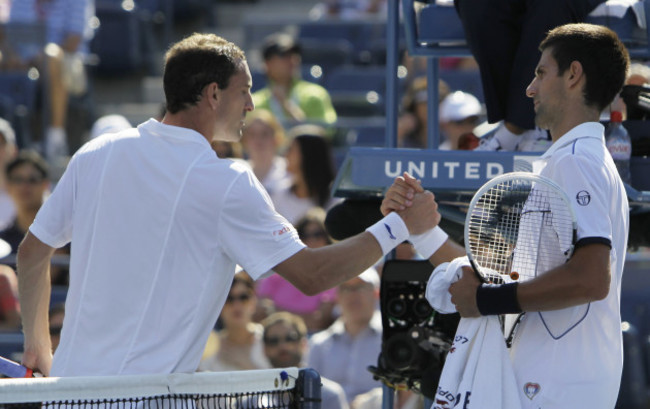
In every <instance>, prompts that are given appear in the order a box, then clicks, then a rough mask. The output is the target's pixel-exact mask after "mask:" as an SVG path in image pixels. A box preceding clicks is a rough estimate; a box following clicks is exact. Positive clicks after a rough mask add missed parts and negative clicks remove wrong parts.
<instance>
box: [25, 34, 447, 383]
mask: <svg viewBox="0 0 650 409" xmlns="http://www.w3.org/2000/svg"><path fill="white" fill-rule="evenodd" d="M163 83H164V89H165V96H166V104H167V113H166V115H165V116H164V118H163V119H162V121H161V122H158V121H156V120H153V119H152V120H149V121H147V122H145V123H143V124H141V125H139V126H138V127H137V128H134V129H129V130H125V131H122V132H119V133H114V134H106V135H103V136H100V137H98V138H96V139H93V140H92V141H90V142H88V143H87V144H86V145H84V146H83V147H82V148H81V149H80V150H79V151H78V152H77V153H76V154H75V155H74V157H73V158H72V160H71V162H70V164H69V166H68V168H67V170H66V172H65V174H64V175H63V177H62V178H61V180H60V181H59V183H58V184H57V187H56V189H55V190H54V192H53V194H52V196H51V197H50V198H49V199H48V201H47V202H46V203H45V204H44V205H43V207H42V208H41V209H40V211H39V213H38V214H37V216H36V219H35V221H34V223H33V225H32V226H31V227H30V230H29V232H28V233H27V235H26V237H25V239H24V240H23V242H22V244H21V245H20V248H19V250H18V276H19V277H20V279H19V292H20V302H21V307H22V318H23V330H24V333H25V345H24V348H25V349H24V357H23V364H24V365H26V366H28V367H30V368H33V369H36V370H38V371H40V372H42V373H43V374H45V375H56V376H88V375H120V374H149V373H172V372H194V371H195V370H196V368H197V366H198V364H199V360H200V358H201V353H202V351H203V347H204V345H205V342H206V340H207V338H208V334H209V332H210V330H211V328H212V326H213V325H214V323H215V322H216V320H217V317H218V315H219V311H220V310H221V307H222V306H223V304H224V302H225V300H226V296H227V295H228V289H229V288H230V282H231V281H232V278H233V275H234V273H235V265H236V264H239V265H241V266H242V267H243V268H244V269H245V270H246V271H247V272H248V273H249V274H250V275H251V276H252V277H254V278H259V277H260V276H262V275H263V274H265V273H266V272H268V271H269V270H271V269H273V270H274V271H276V272H277V273H279V274H280V275H282V276H283V277H284V278H286V279H287V280H288V281H289V282H291V283H292V284H294V285H295V286H296V287H297V288H299V289H300V290H302V291H303V292H305V293H307V294H309V295H312V294H315V293H318V292H320V291H323V290H325V289H327V288H331V287H333V286H335V285H337V284H338V283H341V282H344V281H346V280H348V279H350V278H352V277H354V276H356V275H357V274H360V273H361V272H363V271H365V270H366V269H367V268H368V267H370V266H371V265H373V264H374V263H375V262H376V261H377V260H378V259H379V258H380V257H381V256H382V254H386V253H388V252H389V251H391V250H392V249H393V248H394V247H395V246H396V245H397V244H399V243H401V242H403V241H404V240H405V239H406V238H407V237H408V235H409V232H410V233H418V232H423V231H425V230H427V229H430V228H432V227H433V226H434V225H435V224H437V222H438V221H439V219H440V215H439V214H438V212H437V205H436V203H435V200H434V198H433V195H432V194H431V193H428V194H422V195H419V196H418V197H417V198H416V200H415V201H416V204H415V206H413V208H411V209H408V210H406V211H405V212H403V213H402V214H401V215H397V214H391V215H389V216H388V217H386V218H384V219H382V220H381V221H380V222H379V223H377V224H376V225H373V226H371V227H370V228H369V229H368V231H367V232H364V233H361V234H359V235H357V236H355V237H352V238H350V239H348V240H345V241H342V242H339V243H336V244H334V245H331V246H326V247H323V248H320V249H309V248H306V247H305V245H304V244H303V243H302V242H301V241H300V239H299V238H298V234H297V233H296V231H295V229H294V228H293V226H291V224H289V223H288V222H287V221H286V220H285V219H284V218H283V217H282V216H280V215H279V214H277V213H276V212H275V210H274V209H273V206H272V204H271V201H270V199H269V197H268V195H267V194H266V192H265V191H264V189H263V188H262V186H261V185H260V183H259V182H258V181H257V179H256V178H255V176H254V175H253V174H252V172H251V171H250V169H249V167H248V166H246V165H242V164H239V163H237V162H234V161H231V160H225V159H219V158H218V157H217V155H216V154H215V152H214V151H213V150H212V149H211V142H213V141H238V140H239V138H240V137H241V129H242V127H243V125H244V119H245V117H246V113H247V112H250V111H252V110H253V109H254V106H253V101H252V97H251V94H250V89H251V86H252V80H251V74H250V71H249V68H248V65H247V62H246V58H245V55H244V53H243V52H242V51H241V50H240V49H239V48H238V47H237V46H236V45H235V44H233V43H230V42H228V41H226V40H224V39H222V38H220V37H218V36H216V35H213V34H194V35H192V36H190V37H188V38H186V39H183V40H181V41H180V42H178V43H176V44H175V45H173V46H172V47H171V48H170V50H169V51H168V52H167V55H166V64H165V72H164V78H163ZM68 242H72V247H73V250H72V254H71V260H70V286H69V292H68V296H67V301H66V316H65V320H64V323H63V329H62V332H61V341H60V344H59V347H58V349H57V351H56V354H55V355H54V360H53V361H52V348H51V343H50V337H49V333H48V317H47V306H48V304H49V297H50V277H49V265H50V257H51V255H52V253H53V252H54V250H55V248H58V247H61V246H63V245H65V244H67V243H68Z"/></svg>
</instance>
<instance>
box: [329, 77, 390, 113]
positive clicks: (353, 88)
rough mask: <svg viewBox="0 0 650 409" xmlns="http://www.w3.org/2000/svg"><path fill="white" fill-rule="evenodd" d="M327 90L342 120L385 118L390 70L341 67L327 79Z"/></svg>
mask: <svg viewBox="0 0 650 409" xmlns="http://www.w3.org/2000/svg"><path fill="white" fill-rule="evenodd" d="M325 88H327V90H328V91H329V92H330V95H331V96H332V104H333V105H334V108H336V112H337V114H339V115H340V116H348V117H354V116H357V117H363V116H375V115H383V114H384V106H385V105H384V104H385V101H384V98H385V92H386V69H385V68H383V67H357V66H345V67H339V68H337V69H335V70H333V71H332V72H330V73H328V74H327V75H326V78H325Z"/></svg>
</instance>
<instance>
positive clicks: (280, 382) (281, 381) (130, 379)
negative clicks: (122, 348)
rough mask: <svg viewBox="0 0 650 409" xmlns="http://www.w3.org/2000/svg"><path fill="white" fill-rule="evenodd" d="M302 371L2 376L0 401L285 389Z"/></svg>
mask: <svg viewBox="0 0 650 409" xmlns="http://www.w3.org/2000/svg"><path fill="white" fill-rule="evenodd" d="M299 371H300V370H299V369H298V368H282V369H260V370H250V371H233V372H198V373H192V374H184V373H175V374H168V375H125V376H89V377H60V378H57V377H52V378H21V379H2V380H1V381H0V403H21V402H26V401H30V402H40V401H66V400H68V401H69V400H98V399H130V398H139V397H145V396H146V397H151V396H167V395H185V394H195V395H201V394H204V395H215V394H217V395H228V394H242V393H247V392H258V391H259V392H262V391H274V392H275V391H286V390H292V389H294V388H295V385H296V379H297V378H298V376H299Z"/></svg>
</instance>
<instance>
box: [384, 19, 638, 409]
mask: <svg viewBox="0 0 650 409" xmlns="http://www.w3.org/2000/svg"><path fill="white" fill-rule="evenodd" d="M540 50H541V51H542V56H541V59H540V61H539V64H538V66H537V68H536V71H535V77H534V79H533V81H532V82H531V84H530V85H529V86H528V88H527V90H526V93H527V95H528V96H529V97H530V98H532V100H533V104H534V106H535V112H536V123H537V125H538V126H539V127H541V128H543V129H548V130H549V131H550V133H551V136H552V139H553V145H552V146H551V147H550V148H549V149H548V151H547V152H546V153H544V154H543V155H542V157H541V159H540V160H539V161H537V162H536V163H535V164H534V171H535V172H536V173H539V174H541V175H542V176H546V177H549V178H551V179H552V180H553V181H555V182H556V183H557V184H559V185H560V186H561V187H562V188H563V190H564V191H565V192H566V193H567V195H568V196H569V197H570V198H571V199H572V201H573V203H572V205H573V208H574V210H575V213H576V216H577V219H578V229H577V236H578V237H577V242H576V249H575V252H574V254H573V256H572V257H571V259H570V260H569V261H568V262H567V263H566V264H564V265H562V266H560V267H557V268H555V269H552V270H550V271H547V272H546V273H544V274H542V275H540V276H539V277H537V278H535V279H533V280H531V281H527V282H523V283H519V284H518V285H513V284H504V285H501V286H496V287H490V288H489V289H488V288H487V287H485V286H481V285H480V283H479V281H478V279H477V278H476V275H475V274H474V272H473V271H472V270H471V269H470V268H465V269H464V274H463V276H462V278H461V279H460V280H459V281H457V282H456V283H454V284H452V285H451V287H450V289H449V292H450V293H451V295H452V302H453V303H454V304H455V306H456V308H457V310H458V311H459V312H460V314H461V315H462V316H463V317H477V316H480V315H491V314H508V313H519V312H521V311H525V312H527V313H526V315H525V316H524V318H523V320H522V322H521V324H520V325H519V327H518V331H517V333H516V335H515V336H514V339H513V345H512V348H511V350H510V356H511V358H512V362H513V366H514V369H515V374H516V378H517V383H518V388H519V390H520V393H521V402H522V408H525V409H560V408H602V409H611V408H613V407H614V406H615V404H616V400H617V396H618V390H619V387H620V380H621V373H622V366H623V345H622V329H621V317H620V293H621V280H622V274H623V264H624V261H625V253H626V248H627V238H628V233H629V207H628V202H627V196H626V194H625V188H624V185H623V183H622V181H621V179H620V177H619V175H618V173H617V171H616V167H615V165H614V163H613V160H612V158H611V156H610V155H609V153H608V151H607V148H606V146H605V138H604V128H603V126H602V125H601V124H600V123H599V117H600V112H602V110H603V109H605V108H606V107H607V106H608V105H609V104H610V103H611V102H612V100H613V99H614V97H615V96H616V95H617V94H618V93H619V92H620V90H621V87H622V86H623V82H624V80H625V77H626V72H627V70H628V67H629V56H628V53H627V50H626V49H625V47H624V45H623V44H622V43H621V41H620V40H619V39H618V37H617V36H616V34H615V33H614V32H613V31H611V30H609V29H608V28H605V27H603V26H596V25H590V24H569V25H564V26H560V27H557V28H555V29H554V30H551V31H550V32H549V34H548V35H547V37H546V38H545V40H543V41H542V43H541V45H540ZM419 190H420V189H419V188H418V184H417V183H415V182H414V180H413V179H412V178H409V177H408V176H406V177H405V178H400V179H399V180H397V181H396V183H395V184H394V185H393V187H392V188H391V189H390V190H389V192H388V193H387V196H386V199H385V200H384V203H383V204H382V211H383V212H384V214H386V212H388V211H390V210H393V209H395V210H398V209H402V208H404V207H407V206H408V203H406V200H407V199H408V197H409V195H410V194H413V193H414V192H416V191H419ZM434 231H438V241H440V237H442V236H441V234H442V233H441V232H440V229H439V228H435V229H434ZM431 235H432V233H429V236H431ZM415 241H416V243H419V242H418V240H417V239H416V240H415ZM430 241H431V240H430ZM434 241H435V240H434ZM420 246H423V244H422V243H420ZM429 246H431V245H430V244H429ZM416 247H417V245H416ZM427 255H428V254H427ZM435 257H436V255H435V253H434V254H433V256H432V257H431V260H432V261H433V260H434V259H435ZM444 261H448V260H444Z"/></svg>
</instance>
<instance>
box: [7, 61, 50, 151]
mask: <svg viewBox="0 0 650 409" xmlns="http://www.w3.org/2000/svg"><path fill="white" fill-rule="evenodd" d="M35 74H36V71H32V72H31V73H29V72H6V71H5V72H1V73H0V95H1V96H2V108H3V110H5V111H7V116H6V117H5V119H7V120H8V121H10V122H11V124H12V126H13V128H14V130H15V131H16V143H17V144H18V146H19V147H24V146H28V145H29V144H30V143H31V141H32V139H33V137H32V136H33V129H32V125H33V122H34V121H36V122H38V120H39V119H38V118H37V117H36V114H37V111H38V110H37V103H38V101H39V92H40V88H41V87H39V84H38V75H35ZM44 118H45V117H44V116H43V117H42V118H41V119H43V120H44Z"/></svg>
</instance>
